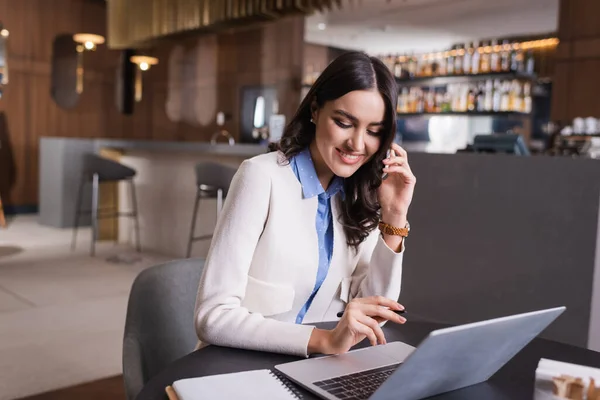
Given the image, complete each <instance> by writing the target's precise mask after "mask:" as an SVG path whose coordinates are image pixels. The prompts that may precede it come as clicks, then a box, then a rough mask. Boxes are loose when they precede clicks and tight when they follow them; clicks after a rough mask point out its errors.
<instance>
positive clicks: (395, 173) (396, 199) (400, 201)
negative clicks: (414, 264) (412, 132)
mask: <svg viewBox="0 0 600 400" xmlns="http://www.w3.org/2000/svg"><path fill="white" fill-rule="evenodd" d="M383 163H384V165H385V167H384V169H383V173H386V174H387V177H386V179H384V180H383V182H382V183H381V186H380V187H379V189H378V190H377V195H378V198H379V205H380V206H381V214H382V220H383V221H384V222H387V223H389V224H394V223H395V222H397V221H401V220H403V219H404V220H405V219H406V215H407V214H408V207H409V206H410V203H411V201H412V197H413V193H414V190H415V184H416V183H417V178H416V177H415V176H414V174H413V173H412V171H411V169H410V165H408V156H407V154H406V151H405V150H404V149H403V148H402V147H400V146H399V145H398V144H396V143H393V144H392V148H391V151H390V155H389V157H388V158H386V159H385V160H383ZM386 219H388V220H389V222H388V221H386ZM403 227H404V226H400V227H399V228H403Z"/></svg>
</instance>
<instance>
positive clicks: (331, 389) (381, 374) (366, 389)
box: [313, 363, 400, 400]
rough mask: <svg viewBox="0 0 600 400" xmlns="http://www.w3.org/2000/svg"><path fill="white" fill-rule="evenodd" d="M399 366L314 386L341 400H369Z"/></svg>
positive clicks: (374, 370)
mask: <svg viewBox="0 0 600 400" xmlns="http://www.w3.org/2000/svg"><path fill="white" fill-rule="evenodd" d="M399 365H400V363H398V364H394V365H388V366H385V367H381V368H376V369H370V370H367V371H362V372H357V373H355V374H350V375H342V376H338V377H337V378H331V379H326V380H324V381H319V382H313V385H316V386H318V387H319V388H321V389H323V390H325V391H327V392H328V393H330V394H332V395H334V396H335V397H337V398H338V399H341V400H363V399H368V398H369V397H370V396H371V395H372V394H373V393H375V391H376V390H377V389H378V388H379V386H381V384H382V383H383V382H384V381H385V380H386V379H387V378H388V377H389V376H390V375H391V374H392V373H393V372H394V371H395V370H396V368H398V366H399Z"/></svg>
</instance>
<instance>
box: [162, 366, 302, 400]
mask: <svg viewBox="0 0 600 400" xmlns="http://www.w3.org/2000/svg"><path fill="white" fill-rule="evenodd" d="M173 389H174V390H175V392H176V393H177V397H178V398H179V400H205V399H240V400H264V399H270V400H290V399H302V395H301V393H300V392H299V391H298V390H297V389H296V388H295V387H294V386H293V385H292V384H291V383H290V382H289V381H288V380H287V379H286V378H285V377H282V376H280V375H279V374H278V373H276V372H273V371H271V370H268V369H261V370H256V371H246V372H235V373H231V374H223V375H211V376H203V377H200V378H189V379H181V380H178V381H175V382H173Z"/></svg>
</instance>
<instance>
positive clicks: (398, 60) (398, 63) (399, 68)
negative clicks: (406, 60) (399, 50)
mask: <svg viewBox="0 0 600 400" xmlns="http://www.w3.org/2000/svg"><path fill="white" fill-rule="evenodd" d="M392 71H393V73H394V76H395V77H396V78H401V77H402V57H401V56H398V57H397V58H396V63H395V64H394V68H393V69H392Z"/></svg>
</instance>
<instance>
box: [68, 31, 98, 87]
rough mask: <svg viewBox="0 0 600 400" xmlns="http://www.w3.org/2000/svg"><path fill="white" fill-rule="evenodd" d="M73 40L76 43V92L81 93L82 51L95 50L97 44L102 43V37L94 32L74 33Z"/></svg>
mask: <svg viewBox="0 0 600 400" xmlns="http://www.w3.org/2000/svg"><path fill="white" fill-rule="evenodd" d="M73 41H74V42H75V43H78V44H77V47H75V50H76V51H77V85H76V87H75V90H76V91H77V93H79V94H81V93H83V52H84V51H95V50H96V48H97V46H98V45H100V44H103V43H104V37H103V36H100V35H96V34H94V33H76V34H74V35H73Z"/></svg>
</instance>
